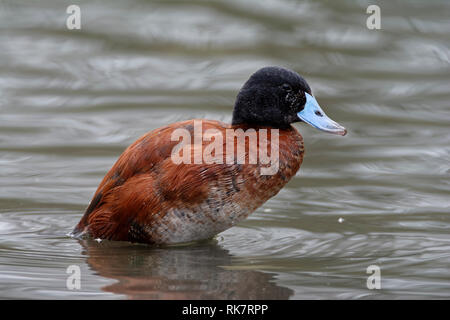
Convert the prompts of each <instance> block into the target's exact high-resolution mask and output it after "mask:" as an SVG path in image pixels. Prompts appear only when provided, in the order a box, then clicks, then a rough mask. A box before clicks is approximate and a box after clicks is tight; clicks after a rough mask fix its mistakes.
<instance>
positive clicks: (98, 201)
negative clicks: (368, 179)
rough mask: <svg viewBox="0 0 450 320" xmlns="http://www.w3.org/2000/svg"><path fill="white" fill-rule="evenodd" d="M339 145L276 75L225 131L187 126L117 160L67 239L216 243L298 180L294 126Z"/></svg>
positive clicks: (301, 84)
mask: <svg viewBox="0 0 450 320" xmlns="http://www.w3.org/2000/svg"><path fill="white" fill-rule="evenodd" d="M300 122H303V123H306V124H308V125H311V126H312V127H314V128H317V129H319V130H321V131H324V132H327V133H331V134H337V135H341V136H344V135H345V134H346V133H347V130H346V129H345V128H344V127H343V126H341V125H340V124H338V123H337V122H335V121H333V120H331V119H330V118H329V117H328V116H327V115H326V114H325V112H324V111H323V110H322V108H321V107H320V105H319V103H318V102H317V100H316V98H315V97H314V95H313V94H312V91H311V88H310V86H309V85H308V83H307V82H306V80H305V79H304V78H303V77H302V76H301V75H299V74H298V73H297V72H295V71H292V70H289V69H286V68H283V67H278V66H269V67H264V68H261V69H259V70H257V71H256V72H254V73H253V74H252V75H251V76H250V78H249V79H248V80H247V81H246V82H245V83H244V85H243V86H242V87H241V89H240V90H239V92H238V94H237V97H236V100H235V104H234V109H233V113H232V121H231V124H228V123H224V122H221V121H216V120H207V119H191V120H187V121H180V122H176V123H172V124H168V125H166V126H163V127H161V128H158V129H155V130H152V131H150V132H148V133H146V134H144V135H143V136H142V137H140V138H139V139H137V140H136V141H135V142H134V143H132V144H131V145H130V146H129V147H128V148H126V150H125V151H124V152H123V153H122V154H121V155H120V157H119V158H118V160H117V162H116V163H115V164H114V165H113V166H112V168H111V169H110V170H109V171H108V172H107V174H106V175H105V176H104V178H103V180H102V181H101V183H100V185H99V186H98V188H97V190H96V192H95V194H94V196H93V198H92V200H91V202H90V204H89V206H88V207H87V209H86V211H85V213H84V215H83V216H82V218H81V220H80V221H79V223H78V224H77V225H76V226H75V228H74V230H73V231H72V233H71V235H72V236H73V237H78V238H94V239H102V240H115V241H128V242H134V243H146V244H151V245H173V244H180V243H190V242H196V241H202V240H208V239H212V238H214V237H215V236H216V235H217V234H219V233H221V232H223V231H225V230H227V229H229V228H231V227H233V226H235V225H236V224H237V223H239V222H240V221H242V220H244V219H245V218H247V217H248V216H249V215H250V214H251V213H253V212H254V211H255V210H256V209H257V208H259V207H261V206H262V205H263V204H264V203H265V202H266V201H267V200H269V199H270V198H272V197H274V196H275V195H276V194H277V193H278V192H279V191H280V190H281V189H282V188H283V187H284V186H285V185H286V184H287V183H288V182H289V180H290V179H291V178H292V177H293V176H295V175H296V173H297V171H298V170H299V169H300V166H301V164H302V161H303V156H304V144H303V138H302V136H301V134H300V133H299V131H298V130H297V129H296V128H295V127H294V126H293V124H294V123H300Z"/></svg>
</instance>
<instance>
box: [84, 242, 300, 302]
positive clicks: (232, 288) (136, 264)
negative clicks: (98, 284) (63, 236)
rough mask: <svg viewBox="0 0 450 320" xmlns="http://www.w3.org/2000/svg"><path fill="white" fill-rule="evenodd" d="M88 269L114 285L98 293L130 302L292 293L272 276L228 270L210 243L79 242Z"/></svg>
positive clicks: (222, 253) (225, 258) (225, 256)
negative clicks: (161, 244)
mask: <svg viewBox="0 0 450 320" xmlns="http://www.w3.org/2000/svg"><path fill="white" fill-rule="evenodd" d="M81 244H82V245H83V248H84V249H85V251H84V252H83V254H85V255H86V256H87V263H88V264H89V266H90V267H91V268H92V269H93V270H94V271H95V272H96V273H98V274H99V275H100V276H102V277H106V278H111V279H115V280H117V281H118V282H117V283H114V284H112V285H108V286H106V287H103V288H102V290H105V291H107V292H112V293H115V294H122V295H126V296H127V298H130V299H165V300H171V299H288V298H289V297H290V296H291V295H292V294H293V291H292V290H290V289H288V288H283V287H280V286H278V285H276V284H275V283H274V279H273V276H272V275H270V274H267V273H263V272H259V271H252V270H244V271H240V270H227V269H226V266H228V265H230V264H231V259H232V257H231V255H230V254H229V252H228V251H227V250H224V249H223V248H221V247H220V246H218V245H217V244H215V243H212V242H209V243H204V244H196V245H191V246H185V247H184V246H180V247H166V248H150V247H148V246H145V245H132V244H126V243H125V244H122V243H114V242H108V241H104V242H102V243H97V242H96V241H86V240H83V241H81Z"/></svg>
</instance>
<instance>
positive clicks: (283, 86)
mask: <svg viewBox="0 0 450 320" xmlns="http://www.w3.org/2000/svg"><path fill="white" fill-rule="evenodd" d="M281 88H283V90H284V91H286V92H291V91H292V87H291V86H290V85H288V84H287V83H285V84H283V85H282V86H281Z"/></svg>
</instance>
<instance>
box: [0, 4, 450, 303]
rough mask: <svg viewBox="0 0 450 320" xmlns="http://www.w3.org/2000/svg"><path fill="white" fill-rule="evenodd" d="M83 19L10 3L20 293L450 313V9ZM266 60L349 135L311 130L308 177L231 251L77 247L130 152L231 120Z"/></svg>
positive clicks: (7, 222) (6, 294)
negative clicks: (203, 122)
mask: <svg viewBox="0 0 450 320" xmlns="http://www.w3.org/2000/svg"><path fill="white" fill-rule="evenodd" d="M69 4H72V1H56V0H55V1H47V0H42V1H34V2H31V1H22V0H10V1H0V92H1V94H0V298H32V299H59V298H69V299H79V298H83V299H86V298H89V299H94V298H108V299H110V298H112V299H127V298H150V299H172V298H186V299H191V298H213V299H225V298H241V299H247V298H250V299H251V298H268V299H299V298H312V299H316V298H331V299H342V298H369V299H373V298H375V299H376V298H388V299H394V298H407V299H415V298H447V299H448V298H450V276H449V272H450V235H449V231H450V217H449V211H450V197H449V195H450V183H449V181H450V179H449V178H450V145H449V142H450V130H449V129H450V19H449V17H450V2H448V1H444V0H443V1H406V0H405V1H384V2H383V1H374V2H369V1H305V2H300V1H290V0H282V1H275V0H270V1H259V0H258V1H257V0H251V1H237V0H236V1H229V0H222V1H198V0H197V1H159V2H151V1H139V0H130V1H126V2H125V1H122V2H119V1H106V0H104V1H89V2H88V1H76V4H78V5H79V6H80V7H81V30H67V28H66V25H65V23H66V18H67V17H68V15H67V14H66V8H67V6H68V5H69ZM369 4H378V5H379V6H380V8H381V30H369V29H367V27H366V19H367V17H368V16H369V15H368V14H366V8H367V7H368V5H369ZM266 65H281V66H284V67H288V68H292V69H294V70H296V71H298V72H300V73H301V74H302V75H304V76H305V77H306V79H307V80H308V82H309V83H310V85H311V86H312V88H313V90H314V93H315V95H316V96H317V98H318V100H319V102H320V104H321V105H322V106H323V108H324V109H325V111H326V112H327V113H328V114H329V115H330V117H332V118H333V119H335V120H336V121H338V122H340V123H341V124H343V125H344V126H345V127H347V128H348V130H349V134H348V135H347V136H346V137H344V138H343V137H338V136H331V135H327V134H324V133H321V132H318V131H316V130H314V129H313V128H310V127H307V126H305V125H296V126H297V128H299V130H300V131H301V133H302V134H303V136H304V139H305V144H306V157H305V160H304V163H303V165H302V167H301V169H300V171H299V172H298V174H297V176H296V177H295V178H294V179H293V180H292V181H291V182H290V183H289V184H288V186H287V187H285V188H284V189H283V190H282V191H281V192H280V193H279V194H278V195H277V196H276V197H275V198H273V199H271V200H270V201H268V202H267V203H266V204H265V205H264V206H263V207H262V208H260V209H258V210H257V211H256V212H255V213H254V214H253V215H252V216H251V217H250V218H249V219H248V220H246V221H244V222H243V223H240V224H239V226H237V227H234V228H232V229H229V230H228V231H226V232H224V233H222V234H220V235H219V236H218V237H217V239H216V240H215V241H212V242H207V243H203V244H197V245H192V246H187V247H174V248H151V247H148V246H143V245H132V244H127V243H114V242H102V243H97V242H95V241H86V242H80V241H78V240H75V239H72V238H70V237H68V236H66V234H67V233H68V232H70V231H71V230H72V228H73V226H74V225H75V224H76V223H77V222H78V220H79V219H80V217H81V215H82V213H83V211H84V209H85V207H86V206H87V204H88V202H89V201H90V199H91V197H92V195H93V193H94V191H95V189H96V187H97V185H98V183H99V182H100V180H101V179H102V177H103V176H104V174H105V173H106V172H107V170H108V169H109V168H110V167H111V166H112V165H113V163H114V162H115V160H116V159H117V157H118V156H119V155H120V153H121V152H122V151H123V150H124V149H125V148H126V146H127V145H129V144H130V143H131V142H133V141H134V140H135V139H137V138H138V137H139V136H140V135H142V134H144V133H145V132H147V131H149V130H151V129H154V128H157V127H160V126H162V125H165V124H168V123H171V122H175V121H179V120H185V119H190V118H209V119H218V120H223V121H229V120H230V118H231V110H232V105H233V102H234V97H235V95H236V93H237V91H238V89H239V87H240V86H241V85H242V84H243V82H244V81H245V80H246V79H247V78H248V76H249V75H250V74H251V73H252V72H254V71H255V70H257V69H258V68H260V67H262V66H266ZM340 218H341V219H340ZM342 219H343V220H342ZM373 264H374V265H377V266H379V267H380V269H381V286H382V287H381V289H380V290H376V289H375V290H369V289H368V288H367V287H366V280H367V277H368V276H369V274H367V273H366V269H367V267H368V266H369V265H373ZM70 265H78V266H79V267H80V268H81V289H80V290H69V289H68V288H67V287H66V279H67V277H68V274H67V273H66V269H67V267H68V266H70Z"/></svg>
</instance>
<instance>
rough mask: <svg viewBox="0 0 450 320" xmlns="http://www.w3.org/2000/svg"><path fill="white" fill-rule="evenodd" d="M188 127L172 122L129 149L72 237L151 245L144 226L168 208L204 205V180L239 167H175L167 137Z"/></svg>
mask: <svg viewBox="0 0 450 320" xmlns="http://www.w3.org/2000/svg"><path fill="white" fill-rule="evenodd" d="M193 125H194V123H193V120H189V121H185V122H179V123H174V124H172V125H169V126H166V127H163V128H160V129H156V130H153V131H151V132H149V133H147V134H146V135H144V136H142V137H141V138H139V139H138V140H137V141H136V142H134V143H133V144H132V145H130V146H129V147H128V148H127V149H126V150H125V151H124V153H123V154H122V155H121V156H120V157H119V159H118V160H117V162H116V163H115V164H114V166H113V167H112V168H111V169H110V170H109V172H108V173H107V174H106V175H105V177H104V178H103V180H102V182H101V183H100V185H99V187H98V189H97V191H96V193H95V195H94V197H93V199H92V201H91V203H90V205H89V206H88V208H87V209H86V212H85V214H84V216H83V217H82V219H81V220H80V222H79V223H78V225H77V226H76V227H75V230H74V231H73V234H74V235H81V234H89V235H90V236H92V237H94V238H102V239H111V240H129V241H137V242H151V241H150V239H147V238H148V234H147V232H146V231H144V230H143V227H142V226H143V225H145V229H146V230H148V229H149V227H151V224H152V223H157V220H158V218H159V217H161V215H164V214H165V213H166V212H167V211H168V210H169V209H171V208H180V207H189V206H195V205H198V204H199V203H201V202H203V201H206V199H207V197H208V192H209V184H208V182H210V181H213V180H217V179H220V177H224V176H230V175H224V173H225V172H229V173H230V174H231V176H232V175H233V172H230V170H231V171H233V170H238V168H234V166H233V165H226V164H224V165H218V164H210V165H208V164H198V165H196V164H185V163H179V164H177V163H174V161H173V159H172V158H171V155H172V151H173V150H174V148H175V147H176V145H177V144H179V142H180V141H178V140H177V141H171V140H172V139H171V135H172V133H173V131H174V130H176V129H180V128H181V129H186V130H187V131H188V132H191V133H192V134H193V130H194V129H193ZM202 125H203V130H207V129H208V128H217V129H219V130H225V128H226V125H224V124H223V123H221V122H218V121H206V120H202ZM192 148H193V149H194V148H195V147H194V146H192ZM194 152H195V151H194V150H192V155H193V154H194ZM230 183H234V182H233V181H230Z"/></svg>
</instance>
